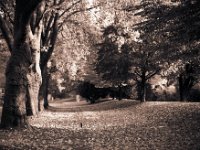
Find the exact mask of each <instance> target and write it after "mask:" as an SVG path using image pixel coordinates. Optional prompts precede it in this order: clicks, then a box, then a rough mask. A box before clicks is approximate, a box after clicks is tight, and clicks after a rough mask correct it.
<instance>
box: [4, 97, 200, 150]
mask: <svg viewBox="0 0 200 150" xmlns="http://www.w3.org/2000/svg"><path fill="white" fill-rule="evenodd" d="M30 122H31V125H32V126H33V128H32V129H21V130H16V129H15V130H14V129H13V130H0V149H13V150H15V149H23V150H24V149H25V150H26V149H42V150H43V149H47V150H51V149H52V150H56V149H66V150H70V149H71V150H72V149H75V150H113V149H114V150H115V149H116V150H118V149H119V150H126V149H127V150H129V149H130V150H198V149H200V103H181V102H145V103H139V102H136V101H131V100H123V101H116V100H112V101H104V102H101V103H97V104H94V105H88V104H86V103H85V102H80V103H74V102H66V101H59V102H58V101H56V102H53V103H52V104H51V107H50V108H49V110H48V111H45V112H43V113H41V114H39V115H38V116H37V117H34V118H30Z"/></svg>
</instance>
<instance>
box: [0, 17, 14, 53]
mask: <svg viewBox="0 0 200 150" xmlns="http://www.w3.org/2000/svg"><path fill="white" fill-rule="evenodd" d="M0 29H1V31H2V34H3V37H4V38H5V40H6V43H7V45H8V48H9V51H10V52H12V51H13V36H12V34H11V32H10V31H9V29H8V27H7V25H6V24H5V21H4V19H3V18H2V16H1V15H0Z"/></svg>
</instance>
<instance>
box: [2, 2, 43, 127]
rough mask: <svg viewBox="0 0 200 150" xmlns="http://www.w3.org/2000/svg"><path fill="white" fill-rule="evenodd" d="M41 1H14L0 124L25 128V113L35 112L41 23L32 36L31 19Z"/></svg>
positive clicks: (38, 78)
mask: <svg viewBox="0 0 200 150" xmlns="http://www.w3.org/2000/svg"><path fill="white" fill-rule="evenodd" d="M40 2H41V0H35V1H33V0H30V1H27V0H16V8H15V25H14V44H13V45H14V46H13V47H14V48H13V51H12V53H11V57H10V60H9V63H8V65H7V68H6V87H5V97H4V105H3V112H2V118H1V127H3V128H7V127H24V126H26V125H28V121H27V115H35V114H37V112H38V92H39V86H40V84H41V71H40V66H39V62H40V35H41V29H42V28H41V25H40V26H38V28H37V30H36V31H35V33H34V35H33V33H32V31H31V29H30V18H31V15H32V13H33V12H34V10H35V9H36V7H37V6H38V5H39V3H40Z"/></svg>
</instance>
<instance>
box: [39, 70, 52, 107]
mask: <svg viewBox="0 0 200 150" xmlns="http://www.w3.org/2000/svg"><path fill="white" fill-rule="evenodd" d="M49 79H50V75H49V73H48V68H47V66H43V67H42V85H41V87H40V96H41V97H42V99H43V102H44V106H43V107H44V108H45V109H47V108H48V106H49V102H48V94H49V91H48V87H49Z"/></svg>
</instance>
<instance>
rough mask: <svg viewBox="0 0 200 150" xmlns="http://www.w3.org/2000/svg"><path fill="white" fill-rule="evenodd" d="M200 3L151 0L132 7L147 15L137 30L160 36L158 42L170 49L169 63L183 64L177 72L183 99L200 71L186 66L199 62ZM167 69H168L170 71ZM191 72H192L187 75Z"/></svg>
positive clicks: (162, 46) (167, 56)
mask: <svg viewBox="0 0 200 150" xmlns="http://www.w3.org/2000/svg"><path fill="white" fill-rule="evenodd" d="M199 6H200V5H199V1H196V0H194V1H187V0H183V1H179V2H178V1H173V2H166V1H162V0H161V1H151V0H149V1H141V4H140V5H139V6H136V8H133V7H132V9H129V10H130V11H135V9H136V10H140V11H139V12H138V13H135V14H136V15H140V16H142V17H143V18H145V20H144V21H142V22H141V23H140V24H137V27H136V29H139V30H141V31H143V32H144V33H145V36H149V35H152V34H153V35H156V36H158V37H160V38H159V39H160V42H159V43H158V44H159V47H160V48H163V49H164V50H165V51H166V52H167V53H166V55H165V60H166V62H168V66H170V65H171V66H173V65H174V64H178V65H179V66H181V67H179V68H181V69H180V70H179V69H178V71H177V72H176V74H177V77H178V76H179V77H178V78H179V81H178V82H179V83H180V84H179V87H180V88H179V91H180V98H181V99H185V98H184V97H185V96H184V95H183V93H189V91H190V89H191V88H192V86H193V85H194V84H193V83H191V82H188V80H190V81H191V79H192V78H193V79H194V78H196V77H194V75H195V76H196V75H197V72H198V71H197V72H196V73H189V72H190V71H189V72H188V70H187V69H186V68H188V65H189V66H193V65H194V64H195V66H198V65H197V64H198V62H199V55H198V53H199V44H198V41H199V31H200V30H199V23H198V22H199V20H200V18H199V15H198V14H199V12H200V7H199ZM152 37H154V36H152ZM180 63H181V64H180ZM183 68H185V69H183ZM195 68H198V67H195ZM181 70H183V71H181ZM165 71H166V72H167V70H165ZM188 73H189V75H186V74H188ZM183 74H184V75H183ZM183 76H184V77H183ZM186 76H187V77H186ZM192 76H193V77H192ZM189 78H190V79H189ZM189 87H190V88H189ZM186 95H188V94H186ZM186 97H188V96H186Z"/></svg>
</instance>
